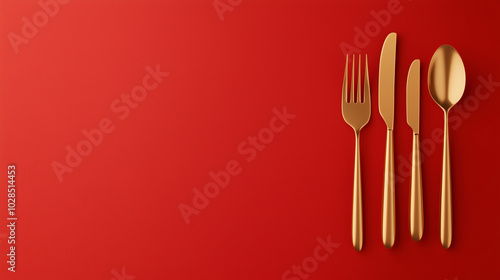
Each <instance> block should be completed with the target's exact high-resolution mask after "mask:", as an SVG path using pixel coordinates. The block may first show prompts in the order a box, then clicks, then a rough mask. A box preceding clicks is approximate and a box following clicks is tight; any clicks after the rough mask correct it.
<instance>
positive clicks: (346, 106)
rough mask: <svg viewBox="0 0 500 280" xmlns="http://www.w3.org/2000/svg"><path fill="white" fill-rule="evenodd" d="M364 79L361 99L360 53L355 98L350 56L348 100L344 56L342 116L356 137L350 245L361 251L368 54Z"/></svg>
mask: <svg viewBox="0 0 500 280" xmlns="http://www.w3.org/2000/svg"><path fill="white" fill-rule="evenodd" d="M365 61H366V62H365V81H364V91H363V100H361V55H360V56H359V67H358V86H357V88H358V90H357V96H356V99H355V96H354V86H355V83H354V68H355V63H354V62H355V57H354V55H353V56H352V78H351V79H352V80H351V81H352V82H351V93H350V100H348V96H347V95H348V93H347V90H348V89H347V88H348V85H347V83H348V81H347V80H348V77H347V76H348V68H349V67H348V62H349V56H347V58H346V63H345V72H344V82H343V84H342V116H343V117H344V120H345V121H346V123H348V124H349V125H350V126H351V127H352V128H353V129H354V135H355V137H356V151H355V157H354V187H353V199H352V245H353V246H354V249H356V250H357V251H361V248H362V247H363V206H362V195H361V165H360V156H359V135H360V131H361V129H362V128H363V127H364V126H365V125H366V124H367V123H368V121H369V120H370V115H371V99H370V83H369V78H368V56H365Z"/></svg>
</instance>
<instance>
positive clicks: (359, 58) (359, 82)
mask: <svg viewBox="0 0 500 280" xmlns="http://www.w3.org/2000/svg"><path fill="white" fill-rule="evenodd" d="M358 66H359V67H358V97H357V98H356V102H357V103H361V54H360V55H359V56H358Z"/></svg>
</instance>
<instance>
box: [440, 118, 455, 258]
mask: <svg viewBox="0 0 500 280" xmlns="http://www.w3.org/2000/svg"><path fill="white" fill-rule="evenodd" d="M448 141H449V135H448V112H445V115H444V141H443V143H444V147H443V175H442V176H443V177H442V185H441V244H443V247H444V248H445V249H448V248H449V247H450V245H451V235H452V234H451V232H452V231H451V229H452V223H451V219H452V215H451V176H450V148H449V147H450V145H449V142H448Z"/></svg>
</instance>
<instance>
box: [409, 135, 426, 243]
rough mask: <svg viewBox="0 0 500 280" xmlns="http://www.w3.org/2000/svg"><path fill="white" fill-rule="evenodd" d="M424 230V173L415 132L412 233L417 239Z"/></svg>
mask: <svg viewBox="0 0 500 280" xmlns="http://www.w3.org/2000/svg"><path fill="white" fill-rule="evenodd" d="M423 232H424V207H423V203H422V173H421V168H420V143H419V137H418V134H415V133H414V134H413V151H412V162H411V193H410V233H411V237H412V238H413V240H415V241H419V240H420V239H421V238H422V234H423Z"/></svg>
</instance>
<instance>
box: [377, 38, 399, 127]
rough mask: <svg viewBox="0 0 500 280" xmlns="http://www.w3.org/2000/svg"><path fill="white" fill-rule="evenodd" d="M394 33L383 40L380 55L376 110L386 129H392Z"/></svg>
mask: <svg viewBox="0 0 500 280" xmlns="http://www.w3.org/2000/svg"><path fill="white" fill-rule="evenodd" d="M395 69H396V33H391V34H389V35H387V38H385V41H384V45H383V47H382V52H381V54H380V65H379V78H378V109H379V111H380V115H381V116H382V118H383V119H384V121H385V124H386V125H387V128H388V129H393V128H394V80H395V76H396V72H395Z"/></svg>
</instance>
